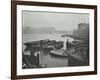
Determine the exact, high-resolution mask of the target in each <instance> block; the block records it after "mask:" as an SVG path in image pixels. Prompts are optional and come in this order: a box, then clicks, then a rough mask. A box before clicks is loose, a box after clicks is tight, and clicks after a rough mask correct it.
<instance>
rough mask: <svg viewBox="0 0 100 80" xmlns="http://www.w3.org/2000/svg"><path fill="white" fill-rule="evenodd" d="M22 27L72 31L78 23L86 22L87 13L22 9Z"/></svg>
mask: <svg viewBox="0 0 100 80" xmlns="http://www.w3.org/2000/svg"><path fill="white" fill-rule="evenodd" d="M22 15H23V27H27V26H29V27H33V28H42V27H54V28H55V29H56V30H64V31H72V30H74V29H76V28H77V25H78V23H88V22H89V14H75V13H54V12H32V11H23V13H22Z"/></svg>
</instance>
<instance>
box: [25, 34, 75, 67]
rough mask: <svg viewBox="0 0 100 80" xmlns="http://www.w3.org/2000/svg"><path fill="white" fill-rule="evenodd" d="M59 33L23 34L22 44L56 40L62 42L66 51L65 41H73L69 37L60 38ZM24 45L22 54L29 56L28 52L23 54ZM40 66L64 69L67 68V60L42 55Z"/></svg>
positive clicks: (48, 54)
mask: <svg viewBox="0 0 100 80" xmlns="http://www.w3.org/2000/svg"><path fill="white" fill-rule="evenodd" d="M61 35H63V34H61V33H54V34H24V35H23V43H25V42H31V41H38V40H44V39H50V40H56V41H63V42H64V47H63V49H66V41H67V39H69V41H70V42H72V41H73V40H74V39H73V38H70V37H61ZM25 47H26V46H25V45H23V52H24V54H29V52H25V51H24V49H25ZM40 64H41V65H42V66H46V67H66V66H68V59H67V58H61V57H57V56H51V55H50V53H47V54H42V55H41V59H40Z"/></svg>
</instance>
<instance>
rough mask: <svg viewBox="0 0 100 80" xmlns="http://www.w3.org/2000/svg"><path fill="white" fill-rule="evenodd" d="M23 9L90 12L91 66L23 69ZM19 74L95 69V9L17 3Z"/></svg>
mask: <svg viewBox="0 0 100 80" xmlns="http://www.w3.org/2000/svg"><path fill="white" fill-rule="evenodd" d="M22 10H29V11H49V12H50V11H51V12H58V13H59V12H71V13H89V14H90V17H89V20H90V22H89V23H90V27H89V29H90V32H89V34H90V39H89V40H90V41H89V42H90V44H89V46H91V48H90V47H89V52H90V53H89V54H90V55H89V61H90V62H89V63H90V65H89V66H80V67H63V68H40V69H22ZM16 54H17V75H31V74H32V75H36V74H48V73H49V74H51V73H71V72H86V71H94V69H95V68H94V10H93V9H80V8H60V7H46V6H29V5H17V53H16Z"/></svg>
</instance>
